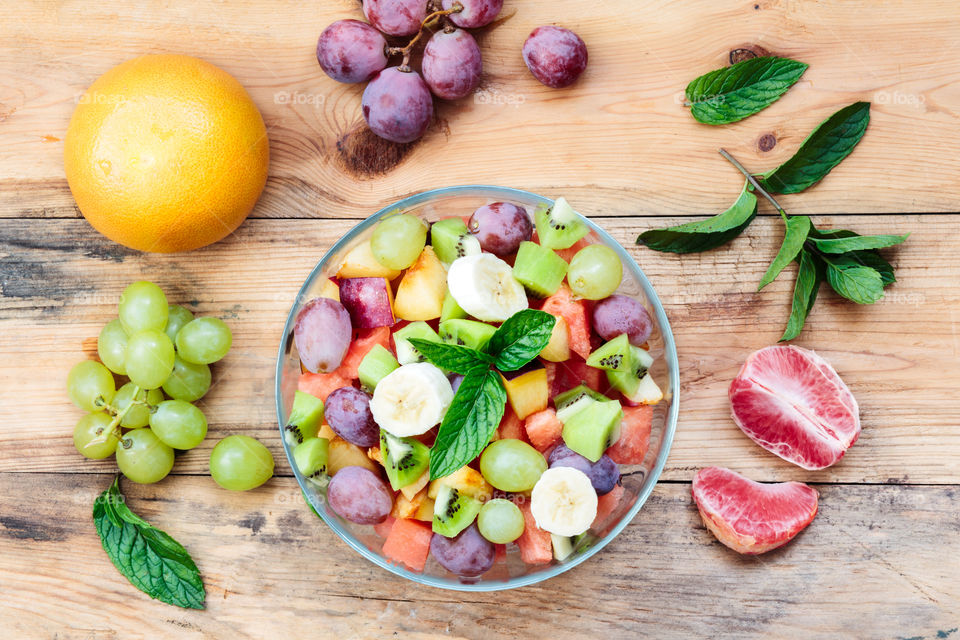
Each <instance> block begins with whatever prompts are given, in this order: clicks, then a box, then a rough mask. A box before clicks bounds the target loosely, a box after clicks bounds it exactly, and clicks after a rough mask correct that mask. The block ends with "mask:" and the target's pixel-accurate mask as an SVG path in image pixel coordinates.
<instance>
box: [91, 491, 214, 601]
mask: <svg viewBox="0 0 960 640" xmlns="http://www.w3.org/2000/svg"><path fill="white" fill-rule="evenodd" d="M119 482H120V476H117V477H116V478H115V479H114V481H113V484H112V485H110V488H109V489H107V490H106V491H104V492H103V493H101V494H100V496H99V497H98V498H97V500H96V501H95V502H94V503H93V522H94V525H95V526H96V528H97V533H98V534H99V535H100V541H101V543H102V544H103V550H104V551H106V552H107V556H108V557H109V558H110V561H111V562H113V566H115V567H116V568H117V570H118V571H119V572H120V573H121V574H123V576H124V577H125V578H126V579H127V580H129V581H130V584H132V585H133V586H135V587H136V588H137V589H140V591H143V592H144V593H145V594H147V595H148V596H150V597H151V598H155V599H157V600H161V601H163V602H166V603H167V604H172V605H176V606H178V607H183V608H185V609H203V608H204V600H205V599H206V591H205V590H204V588H203V580H202V579H201V578H200V571H199V569H197V565H196V564H195V563H194V561H193V558H191V557H190V554H189V553H187V550H186V549H184V548H183V546H182V545H181V544H180V543H179V542H177V541H176V540H174V539H173V538H171V537H170V536H169V535H167V534H166V533H164V532H163V531H161V530H160V529H157V528H156V527H154V526H152V525H151V524H150V523H148V522H146V521H145V520H143V519H142V518H140V517H139V516H137V515H136V514H135V513H133V512H132V511H130V509H129V508H128V507H127V505H126V502H125V501H124V496H123V494H122V493H120V487H119Z"/></svg>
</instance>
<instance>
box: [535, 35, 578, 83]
mask: <svg viewBox="0 0 960 640" xmlns="http://www.w3.org/2000/svg"><path fill="white" fill-rule="evenodd" d="M523 61H524V62H526V63H527V68H528V69H530V73H532V74H533V77H534V78H536V79H537V80H539V81H540V82H542V83H543V84H545V85H547V86H548V87H553V88H554V89H561V88H563V87H566V86H569V85H571V84H573V82H574V81H575V80H576V79H577V78H578V77H579V76H580V74H581V73H583V70H584V69H586V68H587V45H586V44H584V42H583V40H581V39H580V36H578V35H577V34H575V33H574V32H573V31H570V30H569V29H564V28H563V27H551V26H549V25H548V26H543V27H537V28H536V29H534V30H533V31H532V32H531V33H530V36H529V37H528V38H527V41H526V42H524V43H523Z"/></svg>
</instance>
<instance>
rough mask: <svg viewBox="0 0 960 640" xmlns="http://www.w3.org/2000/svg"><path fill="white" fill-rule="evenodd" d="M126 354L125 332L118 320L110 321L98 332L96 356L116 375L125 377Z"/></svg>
mask: <svg viewBox="0 0 960 640" xmlns="http://www.w3.org/2000/svg"><path fill="white" fill-rule="evenodd" d="M126 352H127V332H126V331H124V330H123V325H122V324H120V319H119V318H118V319H115V320H111V321H110V322H108V323H107V324H106V325H105V326H104V327H103V329H101V330H100V336H99V337H98V338H97V355H99V356H100V362H102V363H103V364H105V365H106V367H107V369H110V371H113V372H114V373H116V374H117V375H121V376H125V375H127V369H126V367H125V366H124V364H123V363H124V358H125V357H126Z"/></svg>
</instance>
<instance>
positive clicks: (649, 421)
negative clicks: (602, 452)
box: [607, 404, 653, 464]
mask: <svg viewBox="0 0 960 640" xmlns="http://www.w3.org/2000/svg"><path fill="white" fill-rule="evenodd" d="M652 425H653V407H652V406H651V405H648V404H642V405H639V406H637V407H623V420H621V421H620V439H619V440H617V441H616V442H615V443H614V444H613V446H612V447H610V448H609V449H607V455H608V456H610V459H611V460H613V461H614V462H616V463H617V464H641V463H642V462H643V459H644V458H645V457H646V455H647V449H649V448H650V429H651V426H652Z"/></svg>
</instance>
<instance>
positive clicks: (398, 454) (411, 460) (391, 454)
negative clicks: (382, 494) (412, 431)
mask: <svg viewBox="0 0 960 640" xmlns="http://www.w3.org/2000/svg"><path fill="white" fill-rule="evenodd" d="M380 456H381V457H382V458H383V466H384V468H385V469H386V470H387V479H388V480H390V486H391V487H393V490H394V491H399V490H400V489H402V488H404V487H406V486H407V485H411V484H413V483H414V482H416V481H417V480H418V479H419V478H420V476H422V475H423V472H424V471H426V470H427V467H429V466H430V447H428V446H427V445H425V444H423V443H422V442H420V441H419V440H417V439H416V438H398V437H397V436H395V435H393V434H391V433H387V432H386V431H384V430H383V429H381V430H380Z"/></svg>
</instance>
